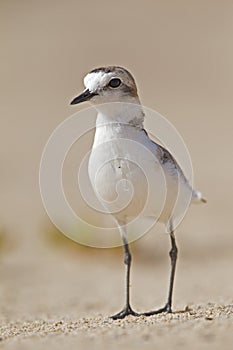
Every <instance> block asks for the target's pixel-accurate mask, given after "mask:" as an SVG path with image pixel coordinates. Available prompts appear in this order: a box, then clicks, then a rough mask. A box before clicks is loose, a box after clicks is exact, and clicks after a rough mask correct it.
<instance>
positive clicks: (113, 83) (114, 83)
mask: <svg viewBox="0 0 233 350" xmlns="http://www.w3.org/2000/svg"><path fill="white" fill-rule="evenodd" d="M108 85H109V86H110V87H111V88H114V89H115V88H117V87H118V86H120V85H121V80H120V79H119V78H113V79H111V80H110V82H109V83H108Z"/></svg>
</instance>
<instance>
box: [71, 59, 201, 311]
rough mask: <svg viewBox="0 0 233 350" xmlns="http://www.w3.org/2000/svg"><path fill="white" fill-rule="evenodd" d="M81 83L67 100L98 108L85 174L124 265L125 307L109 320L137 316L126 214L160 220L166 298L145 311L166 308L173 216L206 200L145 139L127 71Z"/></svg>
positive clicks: (93, 75)
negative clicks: (166, 237) (116, 236)
mask: <svg viewBox="0 0 233 350" xmlns="http://www.w3.org/2000/svg"><path fill="white" fill-rule="evenodd" d="M84 84H85V86H86V90H85V91H84V92H83V93H82V94H81V95H80V96H78V97H77V98H75V99H74V100H73V101H72V104H76V103H80V102H83V101H87V100H90V102H91V103H92V104H94V106H95V108H96V110H97V120H96V132H95V138H94V143H93V148H92V152H91V155H90V160H89V176H90V180H91V183H92V186H93V188H94V190H95V193H96V195H97V196H98V198H99V199H100V201H101V202H102V204H103V205H104V207H105V208H106V209H107V210H108V212H109V213H111V214H112V215H113V217H114V218H115V220H116V222H117V224H118V227H119V231H120V233H121V236H122V240H123V243H124V249H125V263H126V265H127V276H126V283H127V293H126V306H125V308H124V309H123V310H122V311H121V312H120V313H118V314H117V315H114V316H113V318H123V317H125V316H126V315H128V314H132V315H135V316H136V315H139V314H137V313H135V312H134V311H133V310H132V308H131V306H130V302H129V274H130V263H131V255H130V252H129V247H128V242H127V233H126V226H125V225H126V224H127V220H128V218H129V217H137V216H140V215H141V216H142V217H153V216H154V217H155V218H156V219H158V220H159V221H161V222H163V223H164V224H165V225H166V226H167V231H168V232H169V233H170V237H171V244H172V249H171V252H170V256H171V263H172V270H171V278H170V288H169V295H168V301H167V303H166V305H165V307H164V308H162V309H159V310H156V311H152V312H149V313H144V314H145V315H151V314H154V313H158V312H162V311H167V312H171V304H172V290H173V281H174V273H175V265H176V255H177V248H176V244H175V236H174V232H173V226H172V223H173V219H174V215H178V212H179V210H183V209H182V208H183V204H182V201H184V200H186V201H187V203H188V204H189V202H191V201H205V200H204V199H203V198H202V195H201V193H200V192H199V191H195V190H193V189H192V187H191V186H190V185H189V183H188V181H187V180H186V178H185V176H184V174H183V172H182V170H181V168H180V167H179V165H178V164H177V162H176V161H175V159H174V158H173V156H172V155H171V154H170V153H169V152H168V151H167V150H166V149H165V148H163V147H162V146H160V145H158V144H157V143H155V142H153V141H152V140H151V139H150V138H149V137H148V135H147V133H146V131H145V130H144V126H143V121H144V112H143V108H142V106H141V104H140V101H139V98H138V94H137V87H136V84H135V81H134V78H133V76H132V75H131V74H130V73H129V72H128V71H127V70H125V69H124V68H122V67H117V66H110V67H102V68H98V69H94V70H93V71H91V72H90V73H89V74H87V76H86V77H85V78H84ZM148 183H149V185H150V186H149V188H148ZM132 189H133V192H132ZM132 193H133V194H132ZM177 198H178V199H179V200H180V202H178V203H177ZM174 208H175V209H174Z"/></svg>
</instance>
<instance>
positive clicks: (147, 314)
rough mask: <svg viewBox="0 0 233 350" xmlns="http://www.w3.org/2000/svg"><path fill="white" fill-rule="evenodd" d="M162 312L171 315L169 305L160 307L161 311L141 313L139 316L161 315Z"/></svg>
mask: <svg viewBox="0 0 233 350" xmlns="http://www.w3.org/2000/svg"><path fill="white" fill-rule="evenodd" d="M163 312H166V313H168V314H171V313H172V308H171V305H169V304H166V305H165V306H164V307H161V309H158V310H153V311H148V312H143V313H141V314H140V315H143V316H152V315H158V314H161V313H163Z"/></svg>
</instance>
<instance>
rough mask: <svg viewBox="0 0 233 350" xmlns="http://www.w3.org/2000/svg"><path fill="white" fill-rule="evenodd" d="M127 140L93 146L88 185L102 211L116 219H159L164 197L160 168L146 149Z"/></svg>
mask: <svg viewBox="0 0 233 350" xmlns="http://www.w3.org/2000/svg"><path fill="white" fill-rule="evenodd" d="M131 141H132V140H130V142H129V140H128V139H127V140H125V141H124V140H123V139H121V140H118V141H116V140H114V142H112V141H111V140H110V141H109V142H106V143H103V144H100V145H98V146H97V147H94V148H93V150H92V152H91V156H90V159H89V176H90V180H91V183H92V186H93V188H94V191H95V193H96V195H97V197H98V199H99V200H100V201H101V203H102V205H103V206H104V208H105V209H106V211H108V212H109V213H111V214H112V215H113V216H114V217H115V218H116V219H117V220H118V221H121V222H122V221H123V222H125V221H126V219H128V218H129V217H139V216H148V217H151V216H153V217H156V218H159V217H160V216H161V212H162V210H163V208H164V202H165V199H166V180H165V177H164V172H163V169H162V168H161V166H160V164H159V162H158V161H157V160H156V158H155V156H154V155H153V154H152V153H151V151H150V150H148V149H146V148H145V147H144V146H143V145H142V144H140V143H138V141H137V142H134V141H133V142H131ZM126 150H127V151H126Z"/></svg>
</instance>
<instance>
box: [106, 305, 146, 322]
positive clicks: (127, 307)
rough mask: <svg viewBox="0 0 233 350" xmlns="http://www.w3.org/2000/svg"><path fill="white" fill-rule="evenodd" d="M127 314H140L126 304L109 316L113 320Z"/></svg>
mask: <svg viewBox="0 0 233 350" xmlns="http://www.w3.org/2000/svg"><path fill="white" fill-rule="evenodd" d="M128 315H132V316H135V317H136V316H140V314H138V313H137V312H135V311H133V310H132V308H131V306H130V305H127V306H126V307H125V308H124V309H123V310H122V311H120V312H118V313H117V314H115V315H113V316H110V317H111V318H112V319H113V320H119V319H123V318H125V317H126V316H128Z"/></svg>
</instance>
